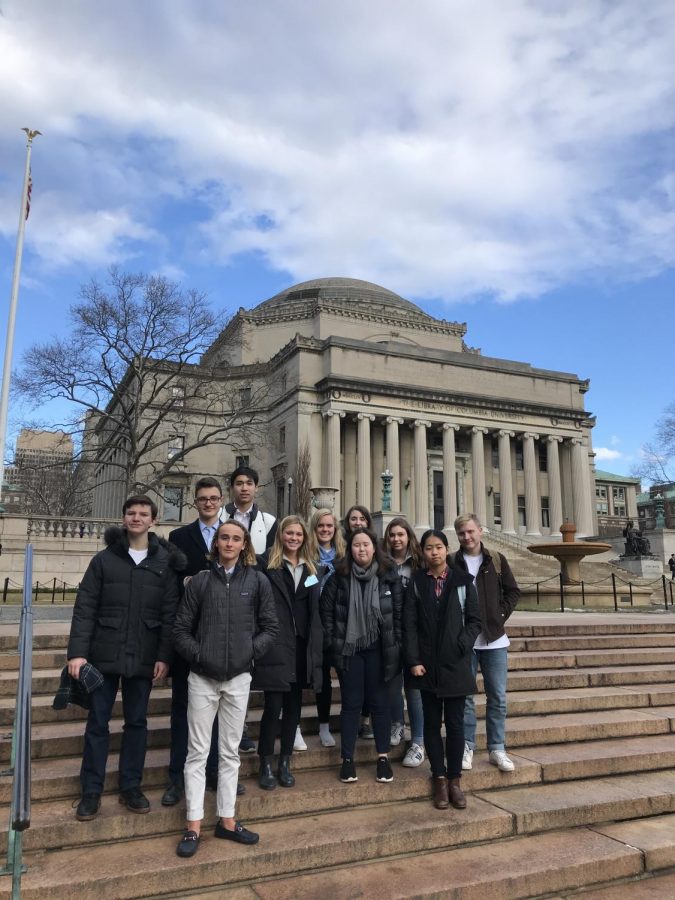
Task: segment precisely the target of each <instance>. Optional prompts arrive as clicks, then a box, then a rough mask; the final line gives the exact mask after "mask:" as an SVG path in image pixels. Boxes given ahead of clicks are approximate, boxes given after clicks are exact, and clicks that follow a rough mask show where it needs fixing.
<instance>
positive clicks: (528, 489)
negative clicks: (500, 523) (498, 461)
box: [523, 431, 541, 537]
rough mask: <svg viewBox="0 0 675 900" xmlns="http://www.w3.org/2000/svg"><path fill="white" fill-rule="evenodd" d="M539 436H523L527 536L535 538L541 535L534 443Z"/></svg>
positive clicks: (529, 433) (527, 434) (526, 433)
mask: <svg viewBox="0 0 675 900" xmlns="http://www.w3.org/2000/svg"><path fill="white" fill-rule="evenodd" d="M538 437H539V435H538V434H532V432H530V431H526V432H525V434H524V435H523V469H524V471H525V523H526V526H527V534H528V535H531V536H533V537H538V536H539V535H541V528H540V527H539V491H538V490H537V460H536V458H535V455H534V442H535V439H536V438H538Z"/></svg>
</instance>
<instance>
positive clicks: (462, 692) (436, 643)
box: [403, 529, 481, 809]
mask: <svg viewBox="0 0 675 900" xmlns="http://www.w3.org/2000/svg"><path fill="white" fill-rule="evenodd" d="M420 544H421V547H422V556H423V559H424V568H422V569H418V570H417V571H416V572H414V573H413V575H412V578H411V579H410V582H409V583H408V587H407V589H406V597H405V604H404V610H403V641H404V651H405V659H406V664H407V665H408V667H409V668H410V673H411V676H412V681H413V683H414V684H415V686H416V687H419V689H420V691H421V694H422V708H423V710H424V746H425V748H426V751H427V756H428V757H429V763H430V765H431V775H432V782H433V802H434V806H435V807H436V808H437V809H447V808H448V806H449V805H450V804H452V805H453V806H454V807H455V808H456V809H464V808H465V807H466V799H465V797H464V794H463V793H462V789H461V787H460V778H461V776H462V754H463V753H464V700H465V697H466V696H467V694H473V693H475V690H476V681H475V678H474V675H473V671H472V668H471V654H472V652H473V645H474V642H475V640H476V638H477V636H478V633H479V632H480V630H481V622H480V616H479V613H478V597H477V595H476V588H475V587H474V584H473V578H472V577H471V575H469V574H467V573H465V572H462V571H460V570H459V569H456V568H453V567H450V566H449V565H448V539H447V537H446V536H445V534H444V533H443V532H442V531H436V530H434V529H430V530H429V531H426V532H425V533H424V534H423V535H422V540H421V541H420ZM444 719H445V735H446V737H445V757H444V754H443V741H442V738H441V725H442V723H443V720H444Z"/></svg>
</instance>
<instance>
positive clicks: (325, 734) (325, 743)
mask: <svg viewBox="0 0 675 900" xmlns="http://www.w3.org/2000/svg"><path fill="white" fill-rule="evenodd" d="M319 738H320V739H321V746H322V747H334V746H335V738H334V737H333V735H332V734H331V733H330V731H320V732H319Z"/></svg>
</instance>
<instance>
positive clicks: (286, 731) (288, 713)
mask: <svg viewBox="0 0 675 900" xmlns="http://www.w3.org/2000/svg"><path fill="white" fill-rule="evenodd" d="M301 709H302V685H301V684H298V682H295V684H292V685H291V689H290V690H289V691H265V708H264V709H263V714H262V718H261V719H260V737H259V739H258V753H259V754H260V756H271V755H272V754H273V753H274V741H275V738H276V736H277V731H278V728H279V716H281V741H280V747H281V749H280V753H281V755H282V756H290V755H291V753H293V743H294V742H295V730H296V728H297V727H298V725H299V724H300V711H301Z"/></svg>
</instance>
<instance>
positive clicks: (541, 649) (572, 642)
mask: <svg viewBox="0 0 675 900" xmlns="http://www.w3.org/2000/svg"><path fill="white" fill-rule="evenodd" d="M515 640H517V641H518V642H519V643H520V644H521V645H524V646H523V648H522V649H524V650H527V651H533V652H538V653H545V652H547V651H557V650H620V649H628V648H631V649H635V648H636V647H640V648H643V649H646V648H647V647H675V632H661V633H659V634H612V635H606V634H598V635H589V636H583V635H575V636H572V637H568V636H552V637H536V638H535V637H531V638H527V637H522V638H516V639H515ZM513 643H515V642H513Z"/></svg>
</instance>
